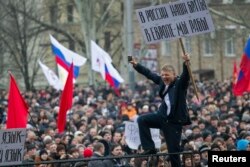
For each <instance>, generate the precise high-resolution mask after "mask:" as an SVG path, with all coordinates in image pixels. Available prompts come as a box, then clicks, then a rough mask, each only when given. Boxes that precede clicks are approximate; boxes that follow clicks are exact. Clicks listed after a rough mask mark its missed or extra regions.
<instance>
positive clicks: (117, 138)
mask: <svg viewBox="0 0 250 167" xmlns="http://www.w3.org/2000/svg"><path fill="white" fill-rule="evenodd" d="M121 139H122V134H121V133H120V132H118V131H116V132H115V133H114V135H113V142H114V143H119V142H120V141H121Z"/></svg>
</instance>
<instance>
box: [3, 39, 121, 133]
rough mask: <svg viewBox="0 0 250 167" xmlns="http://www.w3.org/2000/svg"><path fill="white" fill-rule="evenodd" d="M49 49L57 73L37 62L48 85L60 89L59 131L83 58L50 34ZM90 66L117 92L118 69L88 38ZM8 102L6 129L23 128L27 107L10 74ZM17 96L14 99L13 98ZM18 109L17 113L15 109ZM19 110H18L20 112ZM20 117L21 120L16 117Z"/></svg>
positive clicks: (61, 129)
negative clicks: (90, 57)
mask: <svg viewBox="0 0 250 167" xmlns="http://www.w3.org/2000/svg"><path fill="white" fill-rule="evenodd" d="M50 41H51V49H52V53H53V54H54V56H55V61H56V64H57V68H58V76H59V77H58V76H57V75H56V74H55V72H54V71H52V70H51V69H50V68H49V67H47V66H46V65H45V64H43V63H42V62H41V61H40V60H39V61H38V63H39V65H40V67H41V69H42V71H43V73H44V75H45V77H46V79H47V80H48V83H49V85H51V86H52V87H53V88H55V89H56V90H62V95H61V100H60V111H59V115H58V123H57V125H58V130H59V133H62V132H63V131H64V127H65V124H66V114H67V111H68V110H69V109H70V108H71V106H72V97H73V86H74V84H73V83H75V82H76V78H77V77H78V76H79V72H80V67H81V66H83V65H84V64H85V63H86V60H87V59H86V58H84V57H83V56H81V55H79V54H77V53H75V52H73V51H71V50H69V49H67V48H65V47H64V46H63V45H62V44H60V43H59V42H58V41H57V40H56V39H55V38H54V37H53V36H52V35H50ZM91 56H92V59H91V60H92V61H91V62H92V69H93V70H94V71H96V72H99V73H100V74H101V77H102V78H103V79H104V80H105V81H106V82H107V83H109V85H110V86H111V87H113V88H114V90H115V92H116V93H117V94H119V91H118V88H119V85H120V83H122V82H124V80H123V78H122V77H121V76H120V74H119V73H118V71H117V70H116V69H115V68H114V67H113V65H112V59H111V57H110V55H109V54H108V53H107V52H105V51H104V50H103V49H102V48H101V47H99V46H98V45H97V44H96V43H95V42H94V41H91ZM9 92H10V94H9V101H10V103H9V104H10V105H9V108H8V119H7V128H25V127H26V124H27V113H28V107H27V105H26V103H25V102H24V100H23V98H22V96H21V94H20V92H19V89H18V86H17V84H16V82H15V79H14V77H13V76H12V75H11V74H10V90H9ZM14 97H17V98H18V99H14ZM16 111H18V112H16ZM20 113H22V114H21V115H20ZM20 117H21V119H20Z"/></svg>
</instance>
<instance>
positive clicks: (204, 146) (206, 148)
mask: <svg viewBox="0 0 250 167" xmlns="http://www.w3.org/2000/svg"><path fill="white" fill-rule="evenodd" d="M208 150H210V149H209V147H208V146H207V145H205V144H203V145H202V146H200V148H199V152H200V153H202V152H204V151H208Z"/></svg>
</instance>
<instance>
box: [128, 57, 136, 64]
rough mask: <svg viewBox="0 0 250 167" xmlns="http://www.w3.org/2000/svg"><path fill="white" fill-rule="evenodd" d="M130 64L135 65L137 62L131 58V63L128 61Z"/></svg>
mask: <svg viewBox="0 0 250 167" xmlns="http://www.w3.org/2000/svg"><path fill="white" fill-rule="evenodd" d="M129 63H130V64H132V65H133V66H136V65H137V61H136V60H135V58H134V57H132V59H131V61H129Z"/></svg>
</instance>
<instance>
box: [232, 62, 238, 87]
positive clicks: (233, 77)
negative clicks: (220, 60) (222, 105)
mask: <svg viewBox="0 0 250 167" xmlns="http://www.w3.org/2000/svg"><path fill="white" fill-rule="evenodd" d="M237 76H238V69H237V63H236V60H234V68H233V75H232V84H233V85H232V87H233V89H234V86H235V84H236V82H237Z"/></svg>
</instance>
